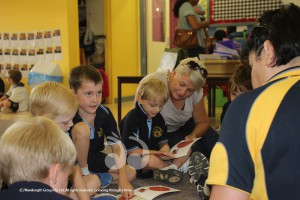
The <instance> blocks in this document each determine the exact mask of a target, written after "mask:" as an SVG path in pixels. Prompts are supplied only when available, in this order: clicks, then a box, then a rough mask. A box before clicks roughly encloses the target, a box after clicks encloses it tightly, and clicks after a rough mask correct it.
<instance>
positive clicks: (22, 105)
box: [0, 69, 28, 113]
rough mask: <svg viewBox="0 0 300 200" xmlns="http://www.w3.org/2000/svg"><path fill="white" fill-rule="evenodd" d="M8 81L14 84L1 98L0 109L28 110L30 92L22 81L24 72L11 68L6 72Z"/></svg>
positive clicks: (4, 111)
mask: <svg viewBox="0 0 300 200" xmlns="http://www.w3.org/2000/svg"><path fill="white" fill-rule="evenodd" d="M6 78H7V82H8V83H9V84H12V85H11V87H10V88H9V90H8V92H7V93H6V94H5V95H3V96H2V97H1V98H0V109H1V112H3V113H12V112H21V111H27V110H28V92H27V90H26V88H25V87H24V84H23V83H21V82H20V81H21V79H22V73H21V72H20V71H19V70H15V69H11V70H9V71H8V72H7V74H6Z"/></svg>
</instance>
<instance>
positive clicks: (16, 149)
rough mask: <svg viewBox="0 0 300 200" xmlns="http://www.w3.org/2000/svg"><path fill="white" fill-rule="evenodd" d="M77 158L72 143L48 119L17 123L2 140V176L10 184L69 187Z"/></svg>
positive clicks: (0, 161)
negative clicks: (22, 183)
mask: <svg viewBox="0 0 300 200" xmlns="http://www.w3.org/2000/svg"><path fill="white" fill-rule="evenodd" d="M75 159H76V149H75V146H74V144H73V142H72V140H71V139H70V138H69V137H68V136H67V134H65V133H64V132H63V131H62V130H61V129H60V128H59V127H58V126H57V124H55V122H53V121H52V120H50V119H48V118H47V117H32V118H29V119H27V120H22V121H21V120H20V121H17V122H16V123H14V124H13V125H12V126H10V127H9V128H8V129H7V130H6V131H5V132H4V134H3V135H2V136H1V138H0V177H2V178H3V180H4V181H5V182H6V183H7V184H12V183H14V182H18V181H40V182H44V183H46V184H48V185H50V186H53V185H58V184H60V185H66V184H67V177H68V176H69V173H70V169H71V166H72V165H73V164H74V162H75ZM53 170H56V172H57V173H54V174H53V172H54V171H53ZM55 174H56V175H55ZM57 175H58V176H57Z"/></svg>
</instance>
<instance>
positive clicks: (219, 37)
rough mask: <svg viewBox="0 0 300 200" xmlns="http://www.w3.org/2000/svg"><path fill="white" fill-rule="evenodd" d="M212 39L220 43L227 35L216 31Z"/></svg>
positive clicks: (221, 31) (224, 32) (222, 31)
mask: <svg viewBox="0 0 300 200" xmlns="http://www.w3.org/2000/svg"><path fill="white" fill-rule="evenodd" d="M214 38H216V41H222V40H223V38H227V33H226V31H224V30H217V31H216V32H215V34H214Z"/></svg>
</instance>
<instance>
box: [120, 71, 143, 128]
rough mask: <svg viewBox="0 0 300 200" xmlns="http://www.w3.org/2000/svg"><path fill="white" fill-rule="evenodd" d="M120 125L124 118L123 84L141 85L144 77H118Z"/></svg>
mask: <svg viewBox="0 0 300 200" xmlns="http://www.w3.org/2000/svg"><path fill="white" fill-rule="evenodd" d="M117 78H118V124H120V122H121V117H122V83H135V84H136V83H139V82H140V81H141V80H142V78H144V76H118V77H117Z"/></svg>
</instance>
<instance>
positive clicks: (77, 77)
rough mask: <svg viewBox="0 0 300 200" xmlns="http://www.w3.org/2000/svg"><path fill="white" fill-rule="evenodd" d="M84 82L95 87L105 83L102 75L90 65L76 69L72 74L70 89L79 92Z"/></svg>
mask: <svg viewBox="0 0 300 200" xmlns="http://www.w3.org/2000/svg"><path fill="white" fill-rule="evenodd" d="M84 81H86V82H93V83H94V84H95V85H97V84H99V83H102V82H103V80H102V76H101V74H100V73H99V71H97V69H96V68H95V67H93V66H90V65H80V66H77V67H74V68H73V69H72V70H71V72H70V79H69V85H70V88H71V89H73V90H74V91H75V92H77V90H78V89H79V88H80V87H81V86H82V83H83V82H84Z"/></svg>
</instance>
